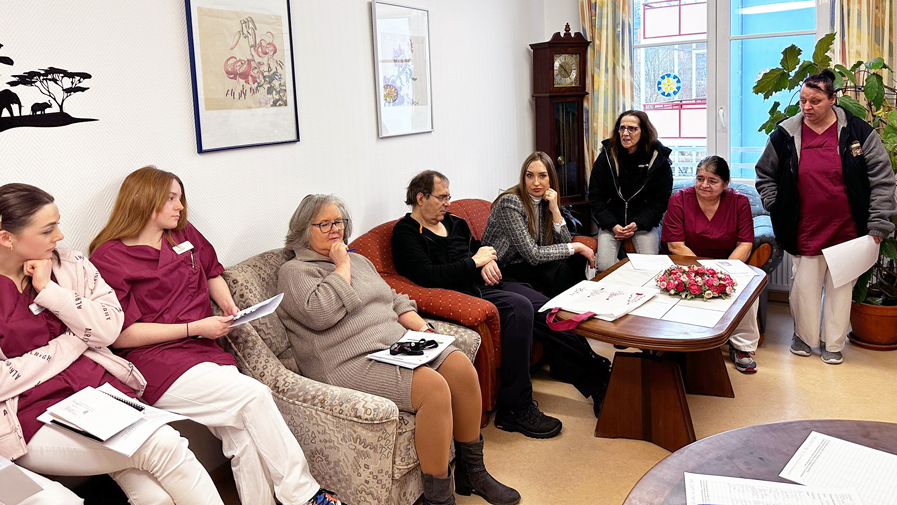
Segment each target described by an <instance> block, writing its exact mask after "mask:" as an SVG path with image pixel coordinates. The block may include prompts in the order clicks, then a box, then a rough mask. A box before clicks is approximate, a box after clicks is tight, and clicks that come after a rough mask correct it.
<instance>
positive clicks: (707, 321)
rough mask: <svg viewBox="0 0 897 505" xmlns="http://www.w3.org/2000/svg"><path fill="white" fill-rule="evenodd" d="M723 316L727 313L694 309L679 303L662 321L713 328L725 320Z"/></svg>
mask: <svg viewBox="0 0 897 505" xmlns="http://www.w3.org/2000/svg"><path fill="white" fill-rule="evenodd" d="M723 314H725V312H720V311H718V310H708V309H703V308H694V307H689V306H687V305H683V304H682V303H677V304H676V306H675V307H673V308H672V309H670V310H669V311H667V313H666V314H664V315H663V317H661V318H660V319H661V320H663V321H673V322H676V323H685V324H692V325H695V326H705V327H707V328H712V327H714V326H716V323H718V322H719V320H720V319H722V318H723Z"/></svg>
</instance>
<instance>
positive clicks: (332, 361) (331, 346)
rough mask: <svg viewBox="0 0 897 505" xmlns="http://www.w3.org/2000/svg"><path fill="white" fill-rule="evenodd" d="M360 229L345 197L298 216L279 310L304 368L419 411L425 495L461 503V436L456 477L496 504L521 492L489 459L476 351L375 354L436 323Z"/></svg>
mask: <svg viewBox="0 0 897 505" xmlns="http://www.w3.org/2000/svg"><path fill="white" fill-rule="evenodd" d="M351 231H352V228H351V222H350V220H349V212H348V209H347V208H346V206H345V204H343V202H342V201H341V200H339V199H337V198H335V197H333V196H330V195H309V196H306V197H305V198H304V199H303V200H302V202H301V203H300V204H299V208H297V209H296V212H295V213H294V214H293V218H292V219H291V220H290V231H289V233H288V234H287V237H286V248H287V249H289V250H291V251H292V252H293V254H294V255H295V258H294V259H292V260H290V261H288V262H286V263H285V264H284V265H283V266H282V267H281V269H280V272H279V276H278V289H279V290H281V291H283V293H284V298H283V302H282V303H281V305H280V307H279V308H278V309H277V314H278V316H279V317H280V319H281V320H282V321H283V323H284V326H285V327H286V329H287V334H288V336H289V339H290V343H291V344H292V346H293V347H294V349H295V352H294V355H295V356H296V361H297V364H298V365H299V367H300V368H301V369H302V371H303V373H304V374H305V375H306V376H308V377H310V378H312V379H314V380H318V381H321V382H326V383H328V384H333V385H336V386H342V387H347V388H350V389H355V390H358V391H364V392H367V393H372V394H376V395H379V396H383V397H385V398H388V399H390V400H392V401H394V402H395V403H396V405H397V406H398V407H399V409H401V410H404V411H407V412H415V413H416V418H415V433H414V440H415V447H416V449H417V453H418V458H419V459H420V466H421V471H422V472H423V473H424V503H429V504H434V505H435V504H452V503H455V499H454V493H453V491H452V488H453V486H452V480H451V474H450V468H449V447H450V444H451V441H452V437H453V436H454V440H455V450H456V453H457V454H458V455H459V457H458V459H457V461H456V466H455V482H454V484H455V485H454V487H455V489H456V490H457V492H458V493H459V494H463V495H469V494H471V493H472V492H473V493H476V494H479V495H481V496H483V497H484V498H486V500H487V501H489V502H490V503H494V504H514V503H517V502H518V501H520V495H519V494H518V493H517V491H515V490H513V489H511V488H509V487H507V486H505V485H503V484H501V483H499V482H498V481H496V480H495V479H494V478H492V476H490V475H489V473H488V472H487V471H486V468H485V466H484V464H483V439H482V436H481V435H480V412H481V408H482V407H481V403H482V399H481V397H480V387H479V381H478V379H477V374H476V370H475V369H474V367H473V364H471V362H470V360H469V359H467V357H466V356H465V355H464V353H462V352H455V351H458V349H457V348H455V347H453V346H449V348H448V349H446V350H445V351H443V352H442V353H441V354H440V355H439V356H438V357H437V358H436V359H435V360H433V361H431V362H430V363H428V364H427V365H426V366H421V367H418V368H416V369H414V370H411V369H408V368H402V367H398V366H394V365H388V364H386V363H381V362H379V361H373V360H370V359H367V358H366V356H367V355H368V354H370V353H372V352H375V351H380V350H383V349H387V348H388V347H389V346H390V345H391V344H393V343H394V342H396V341H397V340H399V338H401V337H402V335H403V334H404V333H405V331H406V330H415V331H424V332H432V328H431V327H430V326H429V325H428V324H427V322H426V321H424V320H423V318H421V317H420V316H419V315H418V314H417V312H416V305H415V303H414V302H413V301H411V300H410V299H409V298H408V296H406V295H400V294H398V293H396V292H395V291H393V290H392V289H391V288H390V287H389V286H388V285H387V284H386V282H384V281H383V279H381V278H380V275H379V274H378V273H377V270H376V269H375V268H374V265H373V264H372V263H371V262H370V261H369V260H368V259H367V258H365V257H364V256H361V255H358V254H354V253H350V252H349V251H348V250H347V249H346V243H347V242H348V238H349V235H350V233H351Z"/></svg>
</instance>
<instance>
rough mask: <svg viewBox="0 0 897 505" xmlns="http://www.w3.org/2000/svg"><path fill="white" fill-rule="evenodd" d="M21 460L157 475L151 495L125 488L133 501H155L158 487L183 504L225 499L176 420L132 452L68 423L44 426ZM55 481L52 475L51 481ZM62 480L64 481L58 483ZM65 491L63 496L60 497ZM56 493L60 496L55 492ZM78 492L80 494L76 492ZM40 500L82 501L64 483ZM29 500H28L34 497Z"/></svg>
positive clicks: (57, 467) (218, 504) (52, 470)
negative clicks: (87, 435) (66, 490)
mask: <svg viewBox="0 0 897 505" xmlns="http://www.w3.org/2000/svg"><path fill="white" fill-rule="evenodd" d="M16 464H18V465H19V466H21V467H23V468H27V469H29V470H31V471H34V472H39V473H43V474H49V475H74V476H80V475H101V474H104V473H109V474H111V475H112V476H113V478H115V473H116V472H119V471H121V470H124V469H127V468H135V469H138V470H136V471H138V472H141V473H144V474H146V475H148V476H152V478H153V479H154V482H153V485H152V486H150V487H151V490H150V491H149V493H148V495H143V494H141V492H142V491H143V489H144V488H143V486H135V487H132V488H131V489H125V488H124V486H122V489H124V490H125V494H127V495H128V501H130V502H131V503H132V504H133V505H150V504H154V503H155V502H154V501H152V500H151V499H147V496H152V495H155V494H157V493H161V494H162V495H164V497H165V498H164V501H163V503H165V501H167V502H168V503H176V504H178V505H187V504H190V505H192V504H196V505H200V504H202V505H222V504H223V502H222V501H221V497H220V496H219V495H218V490H217V489H216V488H215V483H214V482H212V478H211V477H209V474H208V473H207V472H206V470H205V469H204V468H203V467H202V465H201V464H200V463H199V461H197V460H196V457H195V456H194V455H193V453H192V452H190V449H189V448H188V447H187V440H186V439H184V438H182V437H181V436H180V435H178V432H177V431H175V429H174V428H172V427H171V426H167V425H166V426H162V427H161V428H159V429H158V430H156V432H155V433H154V434H153V435H152V436H151V437H150V438H149V439H147V441H146V442H144V443H143V445H142V446H140V448H139V449H137V452H135V453H134V455H133V456H131V457H128V456H125V455H124V454H120V453H117V452H115V451H112V450H110V449H107V448H105V447H103V446H102V445H100V444H99V443H97V442H94V441H93V440H90V439H88V438H85V437H84V436H82V435H78V434H76V433H72V432H70V431H67V430H65V429H63V428H57V427H52V426H44V427H43V428H41V429H40V430H38V432H37V433H35V435H34V437H32V438H31V441H30V442H28V453H27V454H25V455H24V456H22V457H21V458H19V459H17V460H16ZM51 482H52V481H51ZM54 484H56V485H57V486H60V487H61V485H59V484H58V483H54ZM47 491H49V492H50V493H49V497H48V499H50V500H52V501H41V499H42V498H40V497H41V495H43V494H44V493H45V492H47ZM60 495H61V496H62V499H57V498H55V497H58V496H60ZM54 496H55V497H54ZM76 498H77V497H76ZM31 499H34V500H36V501H35V502H34V503H35V504H43V503H53V504H59V503H64V504H69V503H81V502H80V501H78V500H77V499H76V500H71V499H66V498H65V494H64V493H61V492H60V490H59V488H58V487H55V486H53V487H51V489H49V490H48V489H46V488H45V491H44V492H41V493H38V494H37V495H35V496H33V497H31V498H29V499H28V500H31ZM28 500H26V501H25V503H29V504H30V503H31V502H29V501H28Z"/></svg>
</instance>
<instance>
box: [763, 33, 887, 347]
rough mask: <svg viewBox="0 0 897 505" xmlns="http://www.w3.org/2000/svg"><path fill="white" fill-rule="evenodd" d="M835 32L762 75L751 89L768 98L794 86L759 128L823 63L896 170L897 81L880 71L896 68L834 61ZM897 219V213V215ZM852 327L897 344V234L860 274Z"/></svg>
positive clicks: (791, 111)
mask: <svg viewBox="0 0 897 505" xmlns="http://www.w3.org/2000/svg"><path fill="white" fill-rule="evenodd" d="M834 40H835V34H834V33H829V34H828V35H826V36H824V37H822V38H821V39H819V41H818V42H817V43H816V47H815V48H814V51H813V57H812V59H811V60H801V58H800V56H801V52H802V51H801V49H800V48H798V47H797V46H795V45H793V44H792V45H791V46H788V47H786V48H785V49H784V50H783V51H782V59H781V62H780V66H778V67H775V68H771V69H769V70H767V71H766V72H764V73H763V75H761V76H760V79H759V80H758V81H757V83H756V84H755V85H754V88H753V92H754V94H757V95H763V98H764V99H767V98H769V97H771V96H772V95H774V94H776V93H778V92H780V91H791V90H794V93H793V94H792V95H791V99H790V101H789V103H788V105H786V106H785V107H784V108H783V109H780V107H781V105H782V104H780V103H779V102H778V101H776V102H774V103H773V104H772V107H771V108H770V109H769V118H768V120H767V121H766V122H765V123H763V125H762V126H760V128H759V131H762V132H765V133H767V134H768V133H771V132H772V131H773V130H774V129H775V127H776V125H777V124H778V123H779V122H780V121H782V120H783V119H786V118H789V117H791V116H794V115H795V114H797V113H798V112H799V111H800V105H799V104H798V103H797V96H798V92H799V90H800V86H801V83H802V82H803V80H804V79H806V78H807V77H808V76H810V75H812V74H818V73H819V72H821V71H822V70H823V69H825V68H831V69H832V71H833V72H834V73H835V83H834V84H835V91H836V93H837V94H838V98H837V100H838V102H837V103H838V105H840V106H841V107H843V108H844V109H846V110H848V111H849V112H850V113H851V114H853V115H855V116H857V117H861V118H865V119H866V121H867V122H869V124H871V125H872V126H873V127H874V128H875V129H876V131H877V132H878V134H879V136H880V137H881V138H882V142H883V143H884V146H885V149H887V151H888V153H889V154H890V156H891V168H892V169H893V170H894V171H895V173H897V85H895V84H894V83H886V82H885V81H884V78H883V77H882V70H884V69H888V70H892V73H894V72H893V69H891V68H890V67H889V66H888V65H887V64H886V63H885V61H884V60H883V59H882V58H874V59H872V60H869V61H857V62H856V63H854V64H853V65H851V66H850V67H849V68H848V67H846V66H844V65H841V64H835V65H834V66H832V59H831V57H830V56H829V55H828V52H829V50H830V49H831V47H832V43H833V42H834ZM895 224H897V218H895ZM850 324H851V327H852V329H853V331H852V332H851V333H850V335H849V337H850V340H851V341H852V342H853V343H855V344H857V345H860V346H862V347H867V348H872V349H897V239H895V236H894V234H892V236H890V237H887V238H886V239H885V240H883V241H882V243H881V246H880V249H879V256H878V261H877V262H876V263H875V265H873V266H872V268H870V269H869V270H868V271H867V272H866V273H864V274H863V275H861V276H860V278H859V279H857V283H856V286H855V287H854V290H853V305H852V307H851V313H850Z"/></svg>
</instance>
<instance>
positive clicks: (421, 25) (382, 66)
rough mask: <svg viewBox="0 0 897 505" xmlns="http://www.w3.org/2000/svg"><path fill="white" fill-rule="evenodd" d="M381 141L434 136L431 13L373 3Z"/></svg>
mask: <svg viewBox="0 0 897 505" xmlns="http://www.w3.org/2000/svg"><path fill="white" fill-rule="evenodd" d="M371 9H372V11H373V15H372V18H373V20H374V69H375V73H376V86H375V88H376V90H377V120H378V131H379V135H380V138H384V137H394V136H397V135H409V134H412V133H423V132H431V131H433V100H432V94H431V86H430V18H429V13H428V11H426V10H424V9H418V8H415V7H404V6H401V5H395V4H390V3H385V2H376V1H375V2H371Z"/></svg>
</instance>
